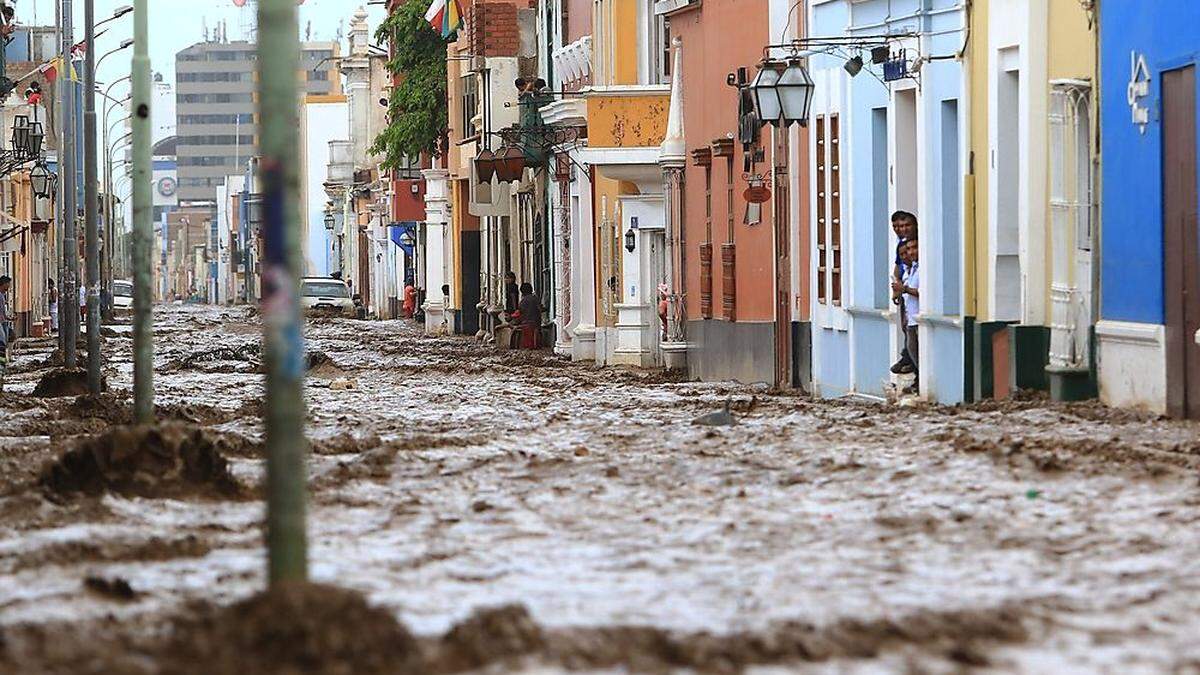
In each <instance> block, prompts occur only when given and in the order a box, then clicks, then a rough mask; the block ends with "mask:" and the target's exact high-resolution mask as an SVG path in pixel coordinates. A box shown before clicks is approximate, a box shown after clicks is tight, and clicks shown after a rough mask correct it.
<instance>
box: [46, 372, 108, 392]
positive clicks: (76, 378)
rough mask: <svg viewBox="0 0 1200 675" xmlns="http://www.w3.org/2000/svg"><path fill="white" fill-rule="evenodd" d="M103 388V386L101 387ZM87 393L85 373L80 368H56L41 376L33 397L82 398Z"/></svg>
mask: <svg viewBox="0 0 1200 675" xmlns="http://www.w3.org/2000/svg"><path fill="white" fill-rule="evenodd" d="M101 388H103V385H101ZM87 393H88V380H87V371H86V370H83V369H82V368H56V369H54V370H51V371H50V372H48V373H46V374H45V375H43V376H42V378H41V379H40V380H38V383H37V386H36V387H34V389H33V395H34V396H36V397H38V398H61V397H64V396H84V395H86V394H87Z"/></svg>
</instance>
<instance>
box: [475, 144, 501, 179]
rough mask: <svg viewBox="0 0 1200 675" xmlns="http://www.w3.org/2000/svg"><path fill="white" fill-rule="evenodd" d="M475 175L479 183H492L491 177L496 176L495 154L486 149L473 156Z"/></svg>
mask: <svg viewBox="0 0 1200 675" xmlns="http://www.w3.org/2000/svg"><path fill="white" fill-rule="evenodd" d="M475 173H476V175H478V176H479V182H480V183H490V182H492V176H495V175H496V153H494V152H492V151H491V150H488V149H487V148H484V149H483V150H480V151H479V154H478V155H476V156H475Z"/></svg>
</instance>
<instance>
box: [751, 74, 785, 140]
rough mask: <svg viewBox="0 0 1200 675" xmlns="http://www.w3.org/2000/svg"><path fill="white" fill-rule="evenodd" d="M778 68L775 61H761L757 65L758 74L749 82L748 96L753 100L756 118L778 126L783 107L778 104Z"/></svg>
mask: <svg viewBox="0 0 1200 675" xmlns="http://www.w3.org/2000/svg"><path fill="white" fill-rule="evenodd" d="M779 72H780V71H779V69H778V68H776V64H775V63H763V64H761V65H760V66H759V69H758V75H756V76H755V77H754V80H753V81H752V82H750V97H751V98H752V99H753V100H754V112H755V114H757V115H758V119H759V120H761V121H763V122H766V123H769V124H773V125H774V126H779V124H780V122H781V120H780V117H781V116H782V114H783V108H782V106H780V104H779V91H778V90H777V89H776V88H775V85H777V84H779Z"/></svg>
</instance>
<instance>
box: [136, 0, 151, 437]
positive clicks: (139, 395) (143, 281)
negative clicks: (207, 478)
mask: <svg viewBox="0 0 1200 675" xmlns="http://www.w3.org/2000/svg"><path fill="white" fill-rule="evenodd" d="M149 4H150V0H134V3H133V12H134V14H133V40H134V43H133V419H134V421H135V422H136V423H138V424H152V423H153V422H154V344H153V339H154V333H153V331H152V330H151V316H150V312H151V307H150V304H151V302H152V301H153V298H154V292H153V289H151V288H150V285H151V284H152V283H154V282H153V281H152V279H153V275H152V274H151V262H152V261H151V259H150V252H151V248H152V247H151V242H153V241H154V226H153V224H152V223H151V222H150V220H151V217H152V209H153V206H152V199H153V198H152V196H151V195H150V176H151V173H150V135H151V133H152V132H153V129H152V128H151V125H150V18H149V16H148V14H147V13H148V11H149V7H148V6H149Z"/></svg>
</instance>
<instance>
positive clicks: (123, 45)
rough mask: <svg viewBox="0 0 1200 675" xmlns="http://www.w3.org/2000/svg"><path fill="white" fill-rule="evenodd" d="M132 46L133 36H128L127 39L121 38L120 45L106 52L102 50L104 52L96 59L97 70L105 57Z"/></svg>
mask: <svg viewBox="0 0 1200 675" xmlns="http://www.w3.org/2000/svg"><path fill="white" fill-rule="evenodd" d="M132 46H133V38H130V39H128V40H122V41H121V44H120V45H118V46H116V47H114V48H112V49H110V50H108V51H107V52H104V54H103V55H101V56H100V58H99V59H98V60H97V61H96V70H97V71H99V70H100V64H102V63H104V59H107V58H108V57H110V56H112V55H113V54H116V53H117V52H119V51H121V50H123V49H129V48H130V47H132Z"/></svg>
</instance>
